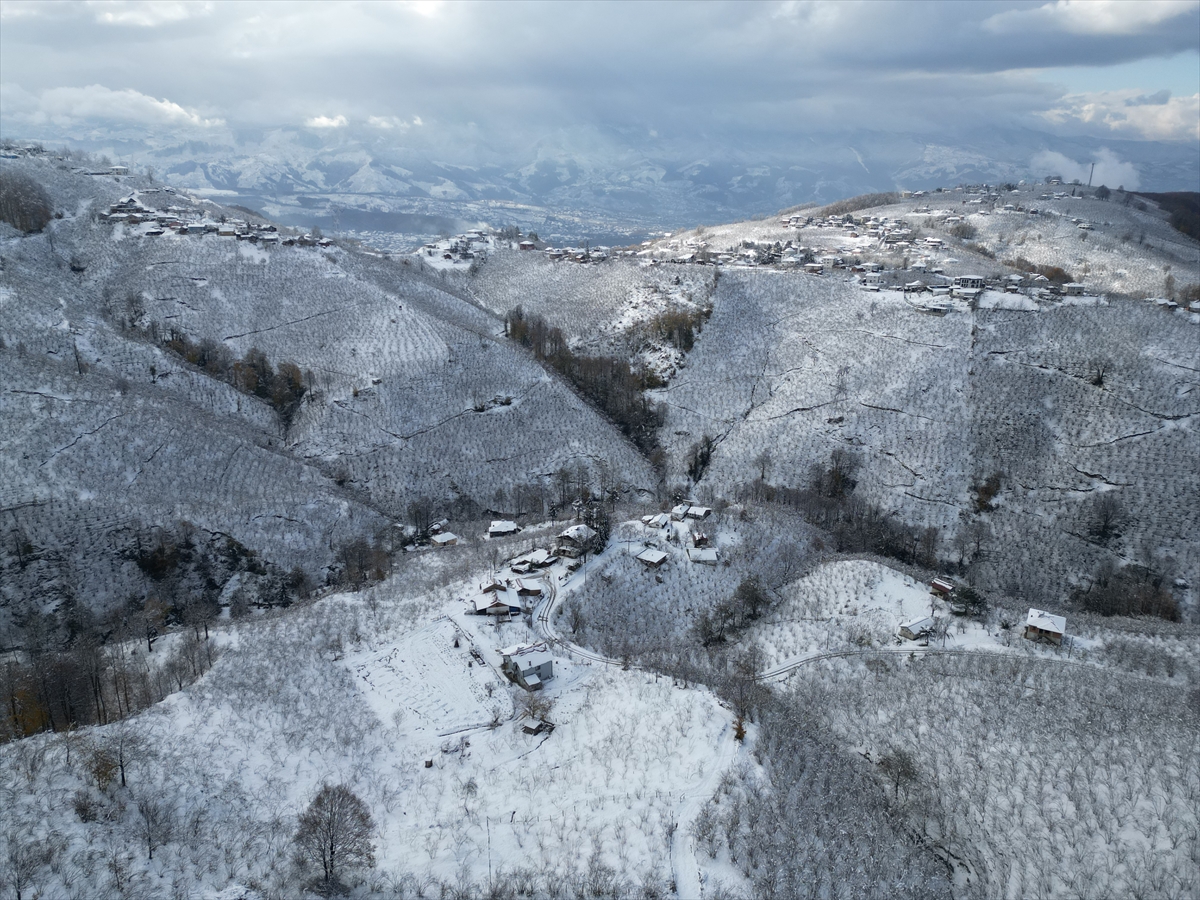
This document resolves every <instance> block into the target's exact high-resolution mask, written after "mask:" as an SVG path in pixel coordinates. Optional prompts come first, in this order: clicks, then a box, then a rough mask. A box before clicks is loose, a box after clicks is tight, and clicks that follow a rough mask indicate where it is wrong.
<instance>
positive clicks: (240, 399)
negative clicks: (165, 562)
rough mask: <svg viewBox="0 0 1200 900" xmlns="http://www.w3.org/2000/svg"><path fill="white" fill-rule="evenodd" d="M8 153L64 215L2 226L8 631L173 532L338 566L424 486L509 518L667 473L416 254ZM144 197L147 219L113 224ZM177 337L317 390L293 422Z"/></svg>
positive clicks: (120, 598)
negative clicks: (347, 243) (519, 496)
mask: <svg viewBox="0 0 1200 900" xmlns="http://www.w3.org/2000/svg"><path fill="white" fill-rule="evenodd" d="M3 166H4V167H5V171H8V172H13V171H19V172H24V173H27V174H29V175H30V176H31V177H33V178H34V179H35V180H36V181H38V182H40V183H41V184H42V185H43V186H44V187H45V189H46V190H47V191H48V193H49V195H50V199H51V201H52V206H53V209H54V210H55V211H56V212H57V213H58V214H60V215H61V217H60V218H55V219H54V220H52V221H51V223H50V224H49V226H48V227H47V228H46V229H45V230H44V231H43V232H42V233H38V234H30V235H22V234H19V233H18V232H16V231H14V230H13V229H11V228H10V227H9V226H7V225H4V226H0V227H3V228H4V232H3V235H2V236H0V240H2V242H3V243H2V245H0V256H2V258H3V272H2V274H0V305H2V308H3V317H2V321H0V371H3V373H4V379H3V380H4V390H3V393H2V394H0V419H2V424H0V445H2V447H3V452H2V453H0V466H2V467H3V479H2V481H3V487H2V488H0V498H2V501H0V509H2V510H3V528H4V533H5V543H4V545H3V547H4V549H3V553H2V555H0V564H2V565H3V571H4V576H3V578H0V583H2V584H3V588H2V590H3V599H4V612H3V617H4V622H5V628H6V629H7V625H8V623H9V622H10V621H11V617H13V616H16V617H18V618H22V617H25V616H26V614H27V613H28V612H29V611H30V610H33V609H43V610H50V609H53V608H55V607H56V606H57V607H58V608H59V609H60V612H61V610H62V609H63V608H64V606H63V605H64V603H66V604H67V605H73V604H76V603H78V604H81V605H83V606H86V607H90V608H92V609H95V610H96V611H105V610H108V609H111V608H112V607H113V606H114V605H115V604H117V603H124V602H125V600H126V599H127V598H129V597H130V596H131V595H132V596H134V597H141V596H144V594H145V593H146V591H147V590H148V589H149V587H152V585H150V582H149V581H148V580H147V575H146V573H145V569H146V560H145V558H144V557H145V554H146V553H147V552H149V551H148V550H147V548H146V547H145V546H144V545H145V544H147V543H148V544H150V545H153V544H154V542H155V540H157V539H156V538H154V537H153V535H152V534H151V532H152V531H153V530H154V529H167V530H171V531H176V530H178V529H179V528H188V529H195V531H196V532H197V533H198V534H199V535H201V537H202V541H201V542H202V543H205V544H211V543H212V542H213V541H221V540H229V541H232V542H233V543H232V544H231V545H230V546H235V547H238V548H241V549H240V550H238V551H237V552H238V553H242V554H245V553H249V554H251V555H254V556H257V558H258V559H260V560H261V561H262V563H263V564H264V565H266V566H268V568H271V569H272V571H273V572H275V573H276V574H277V575H278V576H280V577H282V575H283V574H285V573H287V572H289V571H291V570H293V569H299V570H300V571H302V572H306V573H307V575H308V578H309V579H310V580H311V581H312V582H315V583H316V584H320V583H322V582H323V581H324V580H325V579H326V577H328V576H329V575H330V573H331V572H333V571H334V570H336V569H338V568H339V566H340V564H339V562H338V559H339V557H338V554H339V552H340V550H341V549H342V548H344V547H345V546H346V545H347V544H350V543H353V542H354V541H355V540H357V539H364V540H367V541H371V540H380V541H384V543H388V542H389V540H390V539H388V538H386V537H385V534H386V533H387V532H389V530H390V528H391V525H392V524H393V523H394V522H398V521H402V520H405V519H406V518H407V512H408V509H409V506H410V504H411V503H412V502H413V501H416V500H418V499H419V498H422V497H428V498H430V499H431V501H432V506H433V508H434V510H435V511H436V510H441V512H440V513H439V514H444V513H446V512H449V511H451V510H453V511H455V512H456V513H457V514H459V515H460V516H461V515H468V516H475V515H481V514H483V512H484V511H486V510H488V509H492V510H495V511H496V512H498V513H509V512H512V511H514V507H513V506H512V498H513V495H514V492H515V491H516V490H517V489H518V488H524V487H526V486H528V485H530V484H534V485H537V484H540V483H548V481H549V479H550V477H551V475H552V474H553V473H554V472H555V471H557V470H559V469H562V468H564V467H565V468H571V469H572V470H575V469H578V468H580V467H582V471H584V472H585V473H586V472H588V471H595V469H596V468H597V467H599V466H601V465H603V466H606V467H607V469H608V471H611V472H619V473H620V475H621V478H622V479H623V484H625V485H627V486H630V485H631V486H636V487H640V488H652V487H653V485H654V481H655V479H654V476H653V474H652V472H651V470H650V468H649V466H648V464H647V463H645V462H644V461H643V460H642V458H641V457H640V456H639V455H638V453H637V451H636V450H635V449H634V448H633V447H632V446H631V445H629V444H628V442H626V441H625V440H623V439H622V438H621V437H620V436H619V435H618V434H617V433H616V432H615V431H614V429H613V428H612V427H611V426H610V425H609V424H608V423H607V422H606V421H605V420H604V419H603V418H602V417H600V416H599V415H597V414H596V413H595V412H594V411H593V410H592V409H591V408H590V407H589V406H587V405H586V404H585V403H584V402H583V401H581V400H580V399H579V398H578V397H577V396H576V395H575V394H574V393H573V392H572V391H571V390H570V389H569V388H567V387H566V386H564V385H563V384H562V383H561V382H560V381H558V380H557V379H555V378H554V377H552V376H551V375H550V374H548V373H547V371H546V370H544V369H543V368H542V367H541V366H540V365H538V364H537V363H536V362H534V361H533V360H531V359H530V358H529V357H528V356H527V355H526V354H524V353H523V352H521V351H520V350H518V349H517V348H514V347H513V346H512V345H510V344H509V343H508V342H506V341H504V340H503V339H502V338H500V337H498V335H499V334H500V332H501V331H502V325H501V323H500V322H498V321H497V320H496V318H495V317H494V316H492V315H491V314H489V313H487V312H485V311H483V310H481V309H479V308H478V307H477V306H475V305H473V304H472V303H470V302H469V301H468V300H467V299H464V296H465V295H463V294H462V292H461V291H459V290H456V289H455V288H453V286H451V285H449V284H445V283H444V282H443V279H442V278H440V277H439V276H438V275H437V274H436V273H434V272H431V271H429V270H426V269H424V268H422V267H420V266H419V265H417V264H415V263H413V262H412V261H407V260H406V261H391V260H388V259H386V258H385V257H383V256H380V255H378V254H372V253H370V252H367V251H362V250H356V249H354V248H353V247H350V248H342V247H339V246H337V245H334V244H331V243H329V242H325V243H326V246H301V245H294V246H284V245H283V244H284V242H283V241H281V240H280V238H286V237H287V236H286V235H281V234H279V233H278V232H274V233H272V232H266V231H264V232H262V234H263V235H264V239H263V240H262V241H257V242H253V241H250V240H241V239H238V238H236V237H234V236H220V235H219V234H218V233H217V229H218V227H219V224H220V222H221V221H223V220H232V219H235V218H237V217H239V216H243V217H244V215H245V213H243V212H239V211H236V210H231V209H227V208H222V207H219V206H217V205H215V204H212V203H210V202H207V201H193V200H191V199H189V198H187V197H185V196H184V195H183V194H177V193H175V192H174V191H173V190H172V189H169V188H165V187H164V186H163V185H161V184H151V183H150V182H148V181H147V180H146V179H143V178H138V177H128V176H115V177H114V176H112V175H109V174H104V175H93V174H89V173H88V171H86V170H84V171H77V170H75V169H74V168H73V165H72V164H71V163H69V162H68V161H65V160H56V159H54V158H52V157H49V156H46V157H34V158H29V159H21V160H4V161H3ZM131 195H132V196H133V197H134V198H135V199H134V205H135V206H136V208H137V209H139V210H141V211H142V212H141V213H140V215H139V214H135V217H136V218H142V219H146V220H147V221H142V222H138V223H136V224H135V223H133V222H132V221H130V219H129V217H128V216H127V215H125V214H120V215H118V216H117V217H115V218H114V219H112V220H110V221H107V222H105V221H102V215H101V214H103V213H107V211H108V210H109V208H110V205H111V204H113V203H116V202H117V201H119V200H122V199H124V198H129V197H130V196H131ZM153 213H157V214H159V215H165V216H169V217H172V218H173V219H176V220H179V221H181V222H183V223H184V225H185V228H184V229H183V230H187V231H191V232H193V233H176V229H174V228H173V227H172V226H169V225H163V224H161V223H159V222H156V221H154V220H153V217H152V214H153ZM122 216H123V218H122ZM205 222H207V223H208V225H209V230H208V231H207V232H205V231H204V223H205ZM188 223H191V225H190V227H188ZM247 227H248V226H247ZM243 230H245V227H244V228H243ZM156 232H157V233H156ZM289 240H290V239H289ZM272 242H274V243H272ZM172 336H178V337H179V339H180V340H184V339H186V341H188V342H190V343H191V346H193V347H199V346H201V345H203V344H204V343H205V342H206V341H209V342H211V346H212V347H215V348H224V349H223V350H222V351H221V352H222V353H225V354H226V355H227V356H228V357H229V358H230V359H232V360H237V359H238V358H239V357H244V356H245V355H246V354H247V353H248V352H249V351H250V350H252V349H257V350H259V351H261V352H262V354H264V355H265V358H266V360H267V362H268V363H269V364H270V365H272V366H279V365H280V364H283V363H293V364H295V365H296V366H297V367H298V370H299V372H300V373H310V374H309V375H306V376H304V382H305V384H306V385H307V393H305V395H304V397H303V400H302V402H300V404H299V407H298V408H297V409H295V410H294V412H292V413H290V414H289V417H288V419H287V420H286V421H285V419H284V418H283V417H281V415H280V414H279V413H278V412H277V410H276V408H273V407H272V405H271V398H270V397H263V396H255V395H254V392H253V391H252V390H250V391H247V390H236V389H235V388H234V387H233V386H231V384H232V381H231V379H232V378H233V376H228V377H225V378H224V379H221V378H217V377H213V376H212V375H211V374H206V372H205V370H204V369H203V368H202V367H200V366H198V365H192V364H189V363H187V362H185V361H184V360H183V359H182V358H181V357H180V356H179V355H177V353H174V352H171V350H170V349H168V348H167V347H166V346H165V342H166V341H167V340H168V339H170V338H171V337H172ZM177 346H178V345H177ZM297 377H300V376H299V375H298V376H297ZM261 393H262V392H260V394H261ZM539 511H540V510H539ZM214 552H215V551H214ZM139 559H141V564H139V562H138V560H139ZM197 577H198V578H199V579H200V582H203V580H204V579H203V577H201V576H197ZM227 577H229V574H228V572H226V573H225V574H222V575H219V577H218V579H217V580H218V583H217V584H215V585H213V584H210V585H208V586H207V587H205V588H204V590H205V591H206V592H213V591H215V592H217V593H219V592H220V589H221V583H222V582H223V580H224V579H225V578H227ZM210 580H211V578H210ZM6 641H9V642H15V639H14V638H13V637H12V636H11V635H10V636H9V637H8V638H7V639H6Z"/></svg>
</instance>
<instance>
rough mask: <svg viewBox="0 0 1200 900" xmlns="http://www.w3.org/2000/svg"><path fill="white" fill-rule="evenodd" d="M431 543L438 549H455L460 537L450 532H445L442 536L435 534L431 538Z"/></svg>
mask: <svg viewBox="0 0 1200 900" xmlns="http://www.w3.org/2000/svg"><path fill="white" fill-rule="evenodd" d="M429 543H431V544H433V546H435V547H438V548H442V547H453V546H454V545H455V544H457V543H458V535H457V534H453V533H451V532H449V531H443V532H442V533H441V534H435V535H434V536H433V537H432V538H430V540H429Z"/></svg>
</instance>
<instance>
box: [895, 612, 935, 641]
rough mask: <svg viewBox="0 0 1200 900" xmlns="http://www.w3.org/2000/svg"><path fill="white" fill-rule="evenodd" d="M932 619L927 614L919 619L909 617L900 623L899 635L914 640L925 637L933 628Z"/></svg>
mask: <svg viewBox="0 0 1200 900" xmlns="http://www.w3.org/2000/svg"><path fill="white" fill-rule="evenodd" d="M933 624H934V622H933V619H932V618H931V617H929V616H922V617H921V618H919V619H910V620H909V621H907V622H901V623H900V637H902V638H905V639H906V640H910V641H915V640H919V639H920V638H923V637H926V636H927V635H928V634H929V632H931V631H932V630H933Z"/></svg>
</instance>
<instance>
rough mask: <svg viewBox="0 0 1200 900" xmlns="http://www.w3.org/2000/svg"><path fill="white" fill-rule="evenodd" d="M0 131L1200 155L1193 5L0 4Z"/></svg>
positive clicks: (1072, 1) (1199, 53) (1199, 63)
mask: <svg viewBox="0 0 1200 900" xmlns="http://www.w3.org/2000/svg"><path fill="white" fill-rule="evenodd" d="M0 24H2V27H0V92H2V93H0V131H2V132H3V134H4V136H6V137H38V138H42V139H53V138H55V137H58V136H70V135H73V134H78V133H81V132H83V131H86V130H88V129H103V128H124V129H132V130H139V129H140V130H144V131H147V132H154V131H163V132H168V131H169V132H172V133H174V134H176V135H178V134H179V133H180V132H185V133H189V134H194V135H195V136H197V137H203V136H205V135H210V136H216V135H229V134H236V133H238V132H239V130H245V129H255V128H263V127H268V128H269V127H277V126H294V127H300V128H310V129H314V130H317V131H320V132H323V133H326V134H330V133H336V132H337V130H338V129H349V130H353V131H356V132H360V133H361V132H375V133H378V134H379V135H380V136H381V137H382V138H386V139H388V140H393V141H400V140H402V141H406V142H428V143H429V144H431V145H435V144H441V145H443V146H460V147H463V146H470V147H474V148H476V149H477V150H478V149H479V148H495V149H497V151H503V150H505V149H512V150H516V149H518V148H520V147H522V146H527V145H528V144H529V143H530V142H531V141H535V140H537V139H538V138H539V137H540V136H541V135H544V134H545V133H547V132H548V131H550V130H553V129H574V130H576V131H577V132H578V133H587V132H588V131H589V130H590V131H594V132H597V133H600V132H602V133H604V134H605V135H608V136H610V137H611V136H616V137H617V138H618V139H620V138H621V137H622V136H623V137H624V138H625V139H627V140H628V141H629V142H630V143H631V144H636V143H638V142H645V141H657V142H662V143H663V144H664V145H667V146H671V145H674V146H676V147H695V148H699V149H701V150H702V149H703V148H705V147H707V146H721V147H727V148H737V147H745V146H751V145H756V144H761V145H764V146H765V145H770V146H786V145H787V143H788V142H789V141H794V140H799V139H802V136H804V135H807V134H812V133H816V132H829V131H835V130H846V129H869V130H872V131H880V132H907V133H926V134H928V133H937V132H947V131H950V132H953V131H954V130H955V129H970V128H978V127H980V126H1002V127H1022V128H1030V129H1036V130H1039V131H1049V132H1056V133H1060V134H1078V135H1088V136H1091V137H1096V138H1112V139H1117V138H1120V139H1137V140H1141V139H1152V140H1170V141H1188V142H1198V141H1200V2H1197V0H1138V2H1120V0H1057V2H1038V0H1034V2H980V0H976V2H969V3H952V2H932V3H920V2H909V3H898V4H887V3H883V2H864V3H857V2H849V0H840V2H823V0H811V2H803V0H800V2H772V3H761V4H756V3H746V2H736V3H719V2H713V3H700V4H684V3H638V4H633V3H616V4H600V3H597V4H589V3H564V4H557V5H556V4H548V3H529V4H526V3H499V2H489V3H442V2H426V0H416V2H367V3H354V2H338V3H302V2H270V3H253V2H239V3H222V2H158V3H140V2H114V3H106V2H79V3H45V2H40V0H39V2H20V0H3V2H0Z"/></svg>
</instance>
